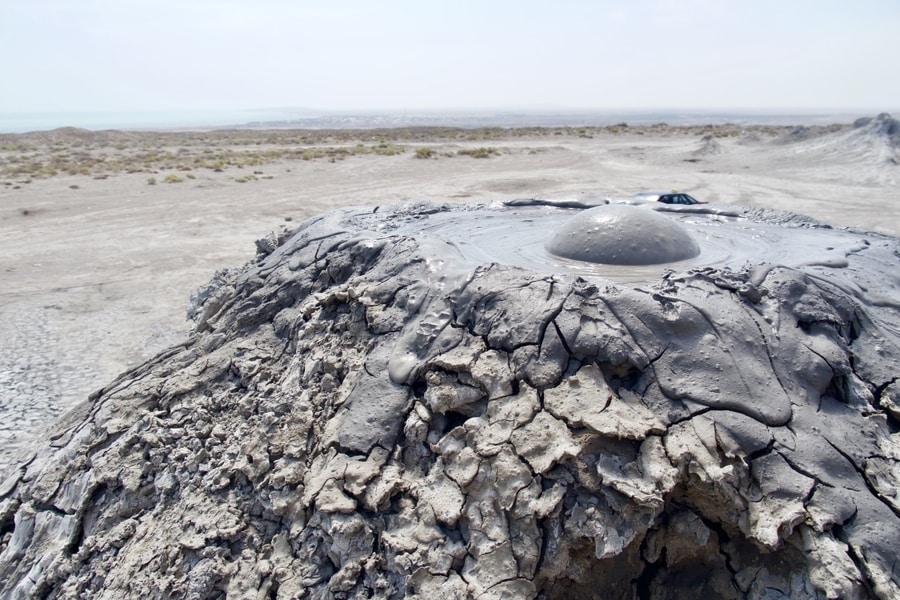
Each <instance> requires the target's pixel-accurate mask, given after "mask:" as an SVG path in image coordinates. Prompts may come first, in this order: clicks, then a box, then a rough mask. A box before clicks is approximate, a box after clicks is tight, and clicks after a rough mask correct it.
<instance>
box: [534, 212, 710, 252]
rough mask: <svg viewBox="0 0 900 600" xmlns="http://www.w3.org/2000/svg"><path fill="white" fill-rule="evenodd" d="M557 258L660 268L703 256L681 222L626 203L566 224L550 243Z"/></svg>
mask: <svg viewBox="0 0 900 600" xmlns="http://www.w3.org/2000/svg"><path fill="white" fill-rule="evenodd" d="M547 250H548V251H549V252H550V253H551V254H554V255H556V256H561V257H564V258H571V259H573V260H581V261H585V262H592V263H601V264H606V265H658V264H662V263H670V262H678V261H680V260H685V259H688V258H693V257H695V256H697V255H698V254H700V246H699V245H697V242H696V241H694V238H692V237H691V234H690V233H688V230H687V229H686V228H685V227H683V226H682V225H681V224H680V223H678V222H676V221H674V220H672V219H670V218H668V217H666V216H665V215H662V214H659V213H656V212H653V211H650V210H647V209H644V208H639V207H636V206H629V205H626V204H610V205H607V206H598V207H596V208H592V209H590V210H586V211H584V212H582V213H579V214H577V215H575V216H574V217H572V218H571V219H569V220H568V221H566V222H565V223H564V224H563V226H562V227H560V228H559V229H558V230H557V232H556V234H555V235H554V236H553V237H552V238H550V240H549V241H548V242H547Z"/></svg>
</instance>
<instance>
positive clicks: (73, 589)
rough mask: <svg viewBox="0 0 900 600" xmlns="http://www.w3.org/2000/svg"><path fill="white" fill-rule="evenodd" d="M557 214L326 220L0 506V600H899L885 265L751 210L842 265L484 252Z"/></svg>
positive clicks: (548, 210)
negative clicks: (574, 258) (593, 265)
mask: <svg viewBox="0 0 900 600" xmlns="http://www.w3.org/2000/svg"><path fill="white" fill-rule="evenodd" d="M556 213H561V215H560V216H554V215H556ZM571 214H572V213H571V212H565V211H562V210H561V209H558V208H553V207H531V208H528V207H525V208H517V209H515V210H513V209H511V208H508V207H502V206H493V205H491V206H485V205H478V206H466V207H460V206H457V207H447V206H440V205H410V206H400V207H381V208H380V209H378V210H377V211H374V210H373V208H367V209H356V210H345V211H340V212H336V213H332V214H329V215H326V216H323V217H320V218H316V219H313V220H311V221H309V222H307V223H306V224H304V225H303V226H301V227H300V229H298V230H297V231H296V232H295V233H294V234H293V235H292V236H290V237H289V238H287V239H286V240H284V241H283V243H281V244H280V245H278V246H277V247H275V248H274V250H273V251H271V253H269V254H268V255H264V256H262V255H261V256H260V257H259V260H258V261H256V262H255V263H253V264H250V265H248V266H246V267H245V268H244V269H243V270H242V271H241V272H240V273H239V274H238V275H236V276H233V277H232V278H230V279H228V280H227V281H224V282H220V283H219V284H217V285H216V286H213V287H211V288H208V289H207V290H206V292H205V293H204V294H203V296H202V297H203V299H204V300H203V303H202V305H198V306H197V307H195V308H196V312H197V314H198V315H200V316H199V317H198V323H197V328H196V333H195V334H194V335H193V336H192V337H191V338H190V339H189V340H187V341H186V342H185V343H184V344H183V345H181V346H177V347H174V348H171V349H170V350H168V351H167V352H165V353H163V354H161V355H159V356H158V357H157V358H155V359H154V360H152V361H150V362H148V363H146V364H144V365H142V366H140V367H139V368H137V369H135V370H133V371H131V372H128V373H126V374H124V375H122V376H121V377H120V378H118V379H117V380H115V381H114V382H112V383H110V384H109V385H108V386H107V387H106V388H104V389H103V390H101V391H100V392H98V393H97V394H95V395H94V396H93V397H92V398H91V399H90V401H89V402H87V403H85V404H84V405H83V406H81V407H80V408H79V409H78V410H77V411H75V412H74V413H72V414H70V415H68V417H67V418H66V419H65V420H64V421H63V422H61V423H60V424H59V425H58V426H57V427H56V428H55V430H53V431H52V432H50V433H49V434H48V436H47V437H46V439H44V440H42V441H41V442H40V444H38V445H37V446H36V449H35V452H34V453H33V455H30V456H27V457H24V458H23V460H22V462H21V463H20V465H19V466H18V467H17V468H16V469H14V470H13V471H11V472H10V473H9V476H8V477H7V478H6V480H5V482H4V483H2V486H0V536H2V537H0V540H2V541H0V544H2V545H0V551H2V553H0V596H2V597H4V598H79V597H90V598H123V597H146V598H164V597H165V598H167V597H183V598H222V597H228V598H330V597H335V598H363V597H365V598H373V597H374V598H401V597H418V598H435V597H442V598H447V599H450V598H533V597H541V598H556V597H566V598H593V597H600V598H633V597H643V598H674V597H697V598H700V597H719V598H763V597H765V598H769V597H775V596H778V594H781V596H779V597H794V598H800V597H802V598H822V597H829V598H837V597H840V598H865V597H880V598H896V597H898V595H900V587H898V585H900V573H898V569H900V567H898V562H897V559H896V551H897V548H900V528H898V524H900V518H898V513H900V502H898V492H897V490H898V475H900V467H898V462H897V460H898V456H900V445H898V437H897V430H898V427H897V425H898V417H900V409H898V401H900V387H898V385H900V384H898V383H897V381H896V379H897V372H898V356H900V347H898V331H900V328H898V327H897V324H898V309H897V306H896V300H895V299H896V298H897V295H896V285H897V283H896V279H897V273H896V260H897V258H896V256H897V255H896V252H897V240H895V239H892V238H885V237H881V236H876V235H873V234H866V233H854V232H843V233H838V232H834V231H831V230H828V229H822V228H818V227H817V226H816V225H815V224H814V223H810V222H808V221H806V220H803V219H798V218H795V217H792V216H785V215H775V214H774V213H759V212H755V213H754V212H750V211H745V212H743V213H740V214H737V215H736V216H735V217H734V218H733V219H732V221H733V222H731V223H730V224H727V226H728V227H734V228H739V227H747V226H748V223H760V224H761V225H760V226H761V227H762V226H763V225H765V226H766V227H771V228H774V229H777V228H785V229H786V230H788V232H789V234H790V235H786V236H785V237H786V239H798V238H799V237H803V236H806V237H805V238H804V239H818V238H817V237H816V236H819V235H821V236H824V237H823V238H822V239H827V240H838V242H839V243H835V242H834V241H831V242H823V244H825V245H827V246H828V247H829V248H831V249H832V251H833V250H834V248H842V247H848V248H850V249H849V250H847V251H846V252H844V253H843V254H842V258H841V260H829V261H824V260H814V261H808V262H807V263H805V264H791V265H785V264H783V263H781V262H777V261H775V262H772V261H768V262H766V261H756V262H753V261H748V260H746V259H742V260H741V261H740V264H736V265H724V266H723V265H721V264H719V265H718V266H708V265H707V266H704V265H703V264H702V262H698V263H695V264H693V266H690V268H687V269H685V270H683V271H680V272H676V271H675V270H664V271H663V272H662V273H661V274H660V273H657V274H654V275H652V277H650V279H649V280H648V281H647V282H645V283H638V284H633V283H628V284H623V283H616V281H615V280H614V279H611V278H608V277H605V276H603V275H602V274H600V275H597V274H596V273H595V272H594V271H590V270H588V271H581V270H579V269H580V267H579V266H578V265H577V264H575V263H566V264H556V263H548V264H547V265H546V268H545V269H543V270H541V269H538V268H537V267H535V268H529V267H525V266H516V265H511V264H509V262H507V261H504V260H499V259H497V258H496V256H498V255H500V254H502V252H501V250H498V248H501V247H503V248H507V246H511V245H506V244H504V243H503V240H505V239H507V238H504V237H503V236H502V235H500V234H498V233H496V232H494V233H492V234H491V235H490V236H488V237H490V238H491V239H493V240H498V239H499V240H500V243H497V244H495V245H494V246H483V247H476V246H477V244H475V245H473V242H472V240H476V239H478V236H477V231H476V229H477V227H482V226H489V225H491V224H493V225H492V226H495V227H500V226H501V225H502V224H503V223H507V224H508V223H510V222H512V221H511V219H512V220H515V219H513V217H515V218H517V219H520V221H517V222H522V223H531V224H532V225H533V229H534V230H535V231H541V232H542V234H541V236H538V237H540V238H541V239H540V243H539V244H538V243H536V244H535V245H534V248H537V249H538V250H535V251H534V252H535V254H534V255H533V256H532V257H531V258H530V259H529V260H531V261H532V262H534V263H535V264H537V263H539V262H541V261H542V260H544V259H545V258H546V257H544V256H543V255H540V254H539V252H540V251H541V250H540V249H541V248H543V242H544V241H545V239H546V237H547V236H548V235H549V233H550V231H552V227H549V226H546V227H545V225H546V224H547V223H549V222H550V221H552V220H553V219H556V221H557V222H562V220H563V219H564V218H569V217H570V216H571ZM697 218H698V217H697V216H693V217H691V219H694V220H696V219H697ZM465 219H473V220H472V221H470V222H471V223H478V225H477V226H474V225H472V226H469V225H466V228H467V229H468V230H469V231H468V234H467V235H466V236H456V237H454V236H450V235H446V234H445V233H442V232H444V231H446V227H449V225H448V224H453V223H460V222H464V223H465V222H467V221H465ZM692 222H693V221H692ZM720 225H721V218H720V219H719V220H717V221H716V222H715V224H714V226H716V227H718V226H720ZM692 226H693V227H698V225H696V224H695V225H692ZM721 226H723V227H724V226H726V225H721ZM513 229H514V231H513V232H512V233H510V234H509V239H518V240H520V241H519V242H518V243H519V244H520V246H519V247H520V248H522V249H523V250H522V251H523V252H526V250H527V248H528V244H527V240H525V241H523V240H524V238H522V237H521V236H522V235H523V234H522V233H521V232H522V231H523V230H524V229H525V227H524V226H522V227H518V226H517V227H514V228H513ZM497 231H499V229H498V230H497ZM801 234H802V235H801ZM692 235H693V234H692ZM710 235H711V234H710ZM710 235H707V236H705V237H704V236H695V237H698V239H701V243H700V247H701V252H700V254H699V255H698V257H697V258H696V259H695V260H697V261H702V258H703V256H704V255H706V256H709V255H710V251H709V249H708V247H706V246H705V244H706V242H703V241H702V240H703V239H706V237H710ZM729 235H730V234H729ZM726 237H728V239H730V237H729V236H726ZM848 240H855V245H853V244H851V245H849V246H847V244H846V242H847V241H848ZM810 243H812V242H810ZM507 251H508V248H507V249H506V250H503V252H507ZM822 252H823V256H824V255H825V254H826V251H825V250H824V246H823V251H822ZM526 253H527V252H526ZM705 253H706V254H705ZM804 256H805V255H804ZM820 258H821V257H820ZM773 590H776V591H777V593H776V592H773ZM773 594H775V596H773Z"/></svg>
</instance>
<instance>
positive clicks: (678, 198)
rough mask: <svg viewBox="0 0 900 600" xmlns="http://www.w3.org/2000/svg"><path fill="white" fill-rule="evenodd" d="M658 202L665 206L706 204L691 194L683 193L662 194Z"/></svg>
mask: <svg viewBox="0 0 900 600" xmlns="http://www.w3.org/2000/svg"><path fill="white" fill-rule="evenodd" d="M656 201H657V202H662V203H663V204H704V203H703V202H700V201H699V200H697V199H696V198H694V197H693V196H691V195H690V194H682V193H671V194H660V196H659V198H657V199H656Z"/></svg>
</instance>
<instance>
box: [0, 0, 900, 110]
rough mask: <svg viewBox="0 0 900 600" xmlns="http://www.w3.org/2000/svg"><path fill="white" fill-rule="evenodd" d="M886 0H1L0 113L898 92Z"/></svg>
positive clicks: (780, 104)
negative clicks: (315, 0)
mask: <svg viewBox="0 0 900 600" xmlns="http://www.w3.org/2000/svg"><path fill="white" fill-rule="evenodd" d="M898 32H900V0H856V1H855V2H849V1H847V0H718V1H716V0H631V1H626V0H594V1H589V0H546V1H542V2H538V1H536V0H535V1H531V0H516V1H512V0H509V1H507V0H496V1H491V0H481V1H468V0H452V1H451V0H447V1H444V0H414V1H406V0H327V1H325V0H320V1H317V2H309V1H305V0H0V57H2V58H0V60H2V64H3V69H2V76H0V77H2V79H0V112H3V111H7V112H9V111H15V112H18V111H91V110H100V111H110V110H135V109H151V110H156V109H160V110H182V109H241V108H270V107H312V108H324V109H452V108H456V109H467V108H600V109H602V108H616V109H621V108H627V109H645V108H698V109H704V108H728V109H734V108H744V109H746V108H752V109H784V108H791V109H794V108H801V109H815V110H827V109H865V110H890V109H895V108H897V107H898V106H900V76H898V74H900V41H898V39H900V33H898Z"/></svg>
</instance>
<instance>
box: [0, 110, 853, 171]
mask: <svg viewBox="0 0 900 600" xmlns="http://www.w3.org/2000/svg"><path fill="white" fill-rule="evenodd" d="M836 127H837V128H839V127H841V126H823V127H822V128H817V129H822V131H827V130H831V129H834V128H836ZM748 131H753V132H755V133H758V134H760V135H769V136H777V135H785V134H786V133H789V131H790V128H787V129H785V128H779V127H772V126H763V125H760V126H755V127H747V126H739V125H736V124H721V125H696V126H673V125H668V124H666V123H655V124H652V125H633V124H632V125H629V124H628V123H625V122H621V123H616V124H612V125H607V126H602V127H601V126H588V125H581V126H577V127H522V128H514V129H508V128H501V127H483V128H476V129H461V128H452V127H407V128H386V129H372V130H364V129H346V130H343V129H342V130H287V129H286V130H272V131H265V130H253V129H250V130H218V131H206V132H125V131H86V130H79V129H73V128H63V129H58V130H54V131H46V132H34V133H27V134H0V178H5V179H10V180H16V181H19V180H32V179H45V178H49V177H54V176H56V175H58V174H60V173H67V174H71V175H84V176H89V177H94V178H97V179H102V178H104V177H107V176H114V175H116V174H123V173H146V174H148V175H155V174H157V173H159V172H173V171H175V172H178V173H181V174H183V175H181V176H182V177H185V178H190V177H189V175H188V174H194V173H197V172H202V171H206V170H208V171H212V172H216V173H222V172H226V171H230V170H233V169H241V168H258V167H262V166H264V165H268V164H273V163H279V162H281V163H283V162H295V161H316V160H325V161H329V162H337V161H342V160H347V159H350V158H353V157H355V156H362V155H367V154H372V155H379V156H394V155H399V154H403V153H404V152H406V150H407V147H405V146H404V144H405V143H409V144H415V145H416V148H415V151H414V156H415V158H419V159H426V158H438V157H443V156H460V155H461V156H470V157H473V158H491V157H494V156H497V155H500V154H502V153H503V152H506V151H507V150H505V149H504V148H503V147H502V146H500V147H496V146H491V145H489V144H490V143H491V142H492V141H494V140H498V141H502V140H508V139H512V138H534V139H541V138H547V137H548V136H556V137H558V138H564V137H580V138H597V137H600V136H604V135H624V134H628V135H642V134H645V133H646V134H648V135H660V136H689V135H694V136H697V135H711V136H713V137H726V136H738V135H746V134H747V133H748ZM459 143H466V144H471V143H475V144H479V143H481V144H484V145H482V146H477V147H471V148H466V149H462V150H459V151H454V150H444V149H441V150H436V149H435V148H437V147H440V146H444V147H446V146H452V145H454V144H459ZM148 183H150V182H149V180H148ZM151 185H153V184H151Z"/></svg>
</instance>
